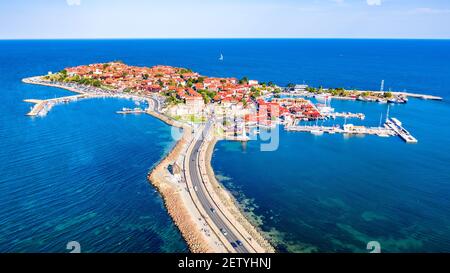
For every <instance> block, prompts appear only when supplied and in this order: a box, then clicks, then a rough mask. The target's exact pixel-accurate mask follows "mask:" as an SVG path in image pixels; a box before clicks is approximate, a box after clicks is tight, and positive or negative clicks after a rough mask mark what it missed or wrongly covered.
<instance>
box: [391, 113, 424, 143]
mask: <svg viewBox="0 0 450 273" xmlns="http://www.w3.org/2000/svg"><path fill="white" fill-rule="evenodd" d="M385 126H386V128H389V129H391V130H392V131H394V132H395V133H396V134H397V135H398V136H400V137H401V138H402V139H403V140H404V141H406V143H417V142H418V140H417V139H416V138H415V137H413V136H412V135H411V133H409V132H408V131H407V130H406V129H405V128H403V125H402V123H401V122H400V121H399V120H398V119H396V118H390V119H388V120H386V123H385Z"/></svg>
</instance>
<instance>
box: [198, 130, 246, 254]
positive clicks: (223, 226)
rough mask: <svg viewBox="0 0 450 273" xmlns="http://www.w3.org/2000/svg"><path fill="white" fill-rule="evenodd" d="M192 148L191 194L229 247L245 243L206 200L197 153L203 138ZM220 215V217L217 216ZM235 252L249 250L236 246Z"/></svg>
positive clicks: (204, 133) (243, 246) (204, 132)
mask: <svg viewBox="0 0 450 273" xmlns="http://www.w3.org/2000/svg"><path fill="white" fill-rule="evenodd" d="M211 126H212V123H211V122H208V123H206V125H205V129H204V130H203V132H202V134H203V135H206V133H207V132H208V131H209V129H210V128H211ZM194 142H195V144H194V148H193V149H192V152H191V154H190V156H189V175H190V178H191V181H192V185H193V187H194V190H193V192H192V194H196V195H197V197H198V199H199V201H200V204H201V206H202V207H203V209H204V210H205V211H206V213H207V214H208V216H209V217H210V219H211V220H212V222H214V224H215V225H216V226H217V228H219V229H220V230H224V231H226V233H227V235H225V237H226V238H227V239H228V243H229V244H230V245H231V242H236V241H237V240H240V241H241V242H245V239H244V238H243V237H242V235H240V234H239V233H238V232H237V231H235V229H234V228H232V224H231V222H230V221H228V220H223V219H227V218H226V217H225V216H224V215H223V214H222V212H221V211H220V209H219V208H218V207H217V206H216V204H214V202H212V201H210V199H208V198H207V196H208V192H207V191H206V188H205V186H204V185H203V179H202V177H201V175H200V169H199V166H200V165H199V153H200V147H201V145H202V142H203V137H200V138H196V139H195V140H194ZM219 214H220V216H219ZM235 250H236V251H237V252H239V253H249V252H250V250H249V249H247V248H246V247H245V245H242V246H237V247H236V248H235Z"/></svg>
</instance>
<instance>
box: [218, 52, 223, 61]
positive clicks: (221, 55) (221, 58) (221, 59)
mask: <svg viewBox="0 0 450 273" xmlns="http://www.w3.org/2000/svg"><path fill="white" fill-rule="evenodd" d="M219 61H223V54H222V53H220V57H219Z"/></svg>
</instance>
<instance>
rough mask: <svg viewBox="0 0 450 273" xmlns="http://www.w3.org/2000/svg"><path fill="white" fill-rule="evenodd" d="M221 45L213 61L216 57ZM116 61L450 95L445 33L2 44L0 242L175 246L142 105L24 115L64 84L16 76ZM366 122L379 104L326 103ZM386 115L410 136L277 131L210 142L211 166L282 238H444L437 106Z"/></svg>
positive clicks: (443, 153)
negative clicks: (260, 138) (410, 141)
mask: <svg viewBox="0 0 450 273" xmlns="http://www.w3.org/2000/svg"><path fill="white" fill-rule="evenodd" d="M220 53H223V54H224V57H225V60H224V61H223V62H219V61H218V56H219V55H220ZM111 60H123V61H125V62H126V63H128V64H132V65H146V66H151V65H156V64H167V65H173V66H180V67H188V68H192V69H193V70H195V71H199V72H200V73H203V74H205V75H213V76H235V77H242V76H249V77H250V78H254V79H259V80H262V81H274V82H276V83H278V84H280V85H284V84H287V83H289V82H299V83H300V82H303V81H306V82H307V83H310V84H313V85H316V86H318V85H324V86H332V87H339V86H343V87H347V88H352V87H359V88H371V89H377V88H379V84H380V81H381V79H385V80H386V88H393V89H395V90H404V89H406V90H408V91H416V92H426V93H430V94H434V95H439V96H444V97H445V98H448V97H449V89H448V88H449V86H450V77H449V75H450V65H449V64H450V41H415V40H326V39H324V40H264V39H262V40H66V41H0V83H1V85H0V94H1V96H2V97H1V98H2V103H1V104H0V174H1V175H0V226H1V228H0V252H65V251H66V249H65V246H66V243H67V242H68V241H73V240H77V241H79V242H80V243H81V246H82V250H83V251H87V252H185V251H187V247H186V245H185V243H184V242H183V240H182V238H181V236H180V234H179V232H178V231H177V229H176V228H175V227H174V225H173V224H172V221H171V219H170V217H169V216H168V215H167V212H166V211H165V209H164V207H163V203H162V201H161V198H160V196H159V194H158V193H156V192H155V191H154V189H153V188H152V187H151V185H149V184H148V182H147V181H146V174H147V172H148V170H149V169H150V168H151V166H153V165H154V164H156V162H157V161H158V160H159V159H160V158H161V157H162V156H163V155H164V153H165V152H167V151H168V150H169V149H170V147H171V145H173V140H172V139H171V137H170V128H169V127H168V126H166V125H164V124H162V123H161V122H159V121H158V120H155V119H153V118H152V117H149V116H145V115H142V116H127V117H123V116H120V115H117V114H115V111H117V110H118V109H120V108H122V107H124V106H125V107H127V106H128V107H130V106H133V104H132V103H131V102H128V101H123V100H116V99H106V100H101V99H99V100H85V101H80V102H77V103H72V104H68V105H61V106H57V107H55V108H54V109H53V110H52V111H51V112H50V113H49V115H48V116H47V117H45V118H36V119H31V118H29V117H26V116H25V113H26V112H27V111H28V110H29V107H30V105H29V104H27V103H24V102H23V99H27V98H52V97H55V96H63V95H68V94H70V93H69V92H68V91H64V90H60V89H55V88H47V87H40V86H30V85H25V84H22V83H21V82H20V81H21V79H22V78H24V77H28V76H33V75H41V74H46V73H47V72H48V71H58V70H60V69H62V68H64V67H67V66H74V65H81V64H88V63H95V62H106V61H111ZM333 106H334V107H335V108H336V109H337V110H338V111H341V110H342V111H353V112H363V113H366V114H367V120H366V121H364V122H363V124H366V125H367V124H368V125H375V126H376V125H378V122H379V118H380V114H381V113H385V111H386V109H385V107H386V106H383V105H378V104H364V103H354V102H333ZM391 112H392V115H393V116H396V117H398V118H399V119H400V120H401V121H403V122H404V123H405V126H406V127H407V129H409V130H410V131H411V132H412V133H413V134H414V135H415V136H416V137H417V138H418V139H419V141H420V142H419V144H417V145H406V144H404V143H403V142H402V141H401V140H399V139H396V138H390V139H381V138H376V137H365V138H350V139H345V138H343V137H342V136H339V135H335V136H328V135H325V136H322V137H314V136H312V135H309V134H298V133H286V132H284V131H282V132H281V135H280V139H281V142H280V148H279V149H278V150H277V151H275V152H271V153H262V152H260V150H259V144H260V143H259V142H257V141H254V142H250V143H249V144H248V145H247V147H245V150H243V148H242V147H241V145H240V144H238V143H228V142H221V143H219V144H218V146H217V150H216V153H215V154H214V158H213V165H214V168H215V169H216V170H217V174H218V175H219V176H220V178H222V180H223V182H224V184H226V185H227V186H228V187H229V188H230V189H232V191H233V193H234V194H235V196H236V197H237V198H238V199H239V200H241V201H242V202H243V203H246V204H248V205H249V206H250V207H251V208H253V212H254V213H255V214H256V215H257V216H259V217H260V218H261V220H262V226H261V228H262V229H263V230H265V231H267V232H269V233H270V234H272V237H273V238H274V242H275V243H276V244H277V247H278V248H279V250H281V251H304V250H306V251H326V252H334V251H344V252H347V251H356V252H361V251H365V245H366V243H367V241H368V240H379V241H380V243H381V244H382V249H383V250H385V251H393V252H397V251H429V252H436V251H445V252H448V251H450V243H449V238H450V236H449V235H450V234H449V231H450V224H449V220H448V215H450V211H449V208H450V201H449V200H450V196H449V193H450V191H449V190H450V189H449V181H450V174H449V162H450V158H449V155H448V152H449V149H448V147H449V144H450V143H449V141H448V139H449V137H450V130H449V129H448V128H447V127H448V126H447V125H448V124H449V117H450V105H449V103H448V101H447V100H445V101H444V102H425V101H419V100H411V101H410V103H408V104H407V105H402V106H395V107H393V108H392V109H391Z"/></svg>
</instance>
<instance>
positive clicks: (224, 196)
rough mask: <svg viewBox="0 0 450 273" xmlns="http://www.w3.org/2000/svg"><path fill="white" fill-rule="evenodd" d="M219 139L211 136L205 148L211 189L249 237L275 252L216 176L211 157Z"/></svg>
mask: <svg viewBox="0 0 450 273" xmlns="http://www.w3.org/2000/svg"><path fill="white" fill-rule="evenodd" d="M221 140H225V139H219V138H217V137H213V139H212V140H211V141H209V142H208V144H207V147H206V149H205V165H206V173H207V176H208V180H209V181H210V183H211V184H212V185H213V186H214V187H213V191H214V192H215V194H217V195H218V197H219V199H220V201H222V202H223V204H224V205H225V207H226V208H227V209H228V211H229V212H230V213H231V214H232V215H233V217H234V218H236V219H237V221H238V222H239V223H240V224H241V225H242V227H243V228H244V229H245V231H246V232H247V233H248V234H249V235H250V236H251V238H253V239H255V240H256V241H257V243H258V244H259V245H260V246H261V247H262V248H263V249H264V250H265V251H266V252H268V253H274V252H276V250H275V248H274V247H273V246H272V245H271V243H270V242H269V239H267V238H266V237H265V236H264V233H263V232H262V231H261V230H260V229H259V227H258V226H255V225H253V224H252V223H251V220H249V219H248V216H246V214H245V213H244V212H243V211H242V210H241V206H240V204H239V202H238V201H237V200H236V198H235V197H234V196H233V195H232V194H231V192H230V191H229V190H227V189H226V188H225V186H224V185H223V184H222V183H220V182H219V181H218V180H217V178H216V175H215V172H214V169H213V167H212V164H211V159H212V156H213V154H214V148H215V147H216V145H217V143H218V142H219V141H221Z"/></svg>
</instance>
